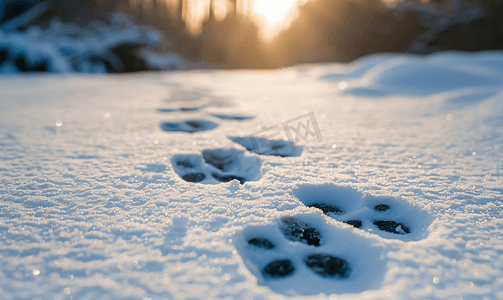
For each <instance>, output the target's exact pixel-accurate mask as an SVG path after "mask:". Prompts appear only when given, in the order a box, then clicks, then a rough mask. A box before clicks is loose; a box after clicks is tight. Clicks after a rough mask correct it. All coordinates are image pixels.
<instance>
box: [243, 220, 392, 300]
mask: <svg viewBox="0 0 503 300" xmlns="http://www.w3.org/2000/svg"><path fill="white" fill-rule="evenodd" d="M330 223H333V222H326V220H325V218H324V217H323V216H322V215H321V214H319V213H316V212H314V211H313V213H311V214H301V215H288V216H279V217H278V218H277V219H276V221H275V222H273V223H272V224H270V225H266V226H247V227H246V228H245V229H244V230H243V232H241V233H239V235H240V237H239V238H236V239H235V240H237V242H236V243H235V244H236V248H237V249H238V250H239V252H240V254H241V256H242V257H243V261H244V263H245V265H246V266H247V267H248V270H250V271H251V272H252V273H253V274H254V275H255V276H256V277H257V278H258V279H259V281H258V283H259V284H261V285H267V286H269V287H270V288H271V289H273V290H274V291H275V292H277V293H283V294H285V295H287V296H293V295H317V294H319V293H326V294H332V293H346V292H348V293H349V292H361V291H364V290H366V289H370V288H374V287H376V286H378V285H379V281H380V280H382V278H384V275H383V274H384V273H383V272H384V269H385V267H384V266H385V264H386V262H385V261H384V260H385V256H382V255H381V254H380V248H379V246H374V245H372V244H371V241H369V239H366V238H364V237H363V236H361V235H356V234H355V233H354V231H353V230H352V229H350V228H347V227H337V226H334V224H330ZM368 270H373V271H372V272H370V273H371V274H369V272H368Z"/></svg>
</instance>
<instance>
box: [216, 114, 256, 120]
mask: <svg viewBox="0 0 503 300" xmlns="http://www.w3.org/2000/svg"><path fill="white" fill-rule="evenodd" d="M210 115H212V116H214V117H215V118H219V119H221V120H234V121H245V120H251V119H253V117H251V116H240V115H225V114H210Z"/></svg>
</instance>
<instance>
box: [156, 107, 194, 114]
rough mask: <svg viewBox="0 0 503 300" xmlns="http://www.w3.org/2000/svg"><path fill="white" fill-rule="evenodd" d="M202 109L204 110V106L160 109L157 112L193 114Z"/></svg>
mask: <svg viewBox="0 0 503 300" xmlns="http://www.w3.org/2000/svg"><path fill="white" fill-rule="evenodd" d="M202 108H204V105H202V106H183V107H178V108H158V109H157V111H158V112H163V113H168V112H169V113H171V112H192V111H198V110H200V109H202Z"/></svg>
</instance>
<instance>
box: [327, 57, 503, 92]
mask: <svg viewBox="0 0 503 300" xmlns="http://www.w3.org/2000/svg"><path fill="white" fill-rule="evenodd" d="M355 64H356V65H355V66H353V69H354V70H353V71H352V72H349V74H347V76H346V78H348V79H347V80H346V81H344V83H343V84H339V86H340V87H341V89H343V90H344V94H347V95H353V96H363V97H377V98H379V97H386V96H393V95H407V96H431V95H435V94H439V93H443V92H447V91H453V90H460V89H462V90H467V89H470V88H474V87H477V88H484V89H486V90H487V89H489V90H494V88H498V87H500V86H501V85H503V59H502V58H501V55H500V54H499V53H488V54H485V55H483V54H463V53H437V54H434V55H430V56H427V57H424V58H423V57H415V56H395V57H393V56H384V57H381V56H374V57H372V58H367V59H366V60H364V61H362V62H356V63H355ZM341 76H342V74H326V75H324V76H323V77H322V78H323V79H325V80H339V79H340V78H341Z"/></svg>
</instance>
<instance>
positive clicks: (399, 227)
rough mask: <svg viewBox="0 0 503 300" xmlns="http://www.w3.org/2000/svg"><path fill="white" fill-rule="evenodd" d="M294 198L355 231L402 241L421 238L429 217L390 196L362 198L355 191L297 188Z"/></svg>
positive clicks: (328, 187) (331, 187)
mask: <svg viewBox="0 0 503 300" xmlns="http://www.w3.org/2000/svg"><path fill="white" fill-rule="evenodd" d="M294 193H295V196H297V198H299V200H300V201H301V202H302V203H304V204H305V205H306V206H308V207H312V208H315V209H317V210H321V211H322V212H323V214H325V215H327V216H329V217H331V218H333V219H335V220H337V221H339V222H343V223H346V224H348V225H351V226H353V227H355V228H358V229H361V230H365V231H367V232H370V233H375V234H378V235H380V236H381V237H384V238H394V239H401V240H404V241H410V240H418V239H421V238H424V235H425V234H426V228H427V227H428V225H429V223H431V218H430V217H429V216H428V215H427V214H426V213H424V212H421V211H420V210H417V209H414V207H412V206H410V205H409V204H406V203H405V202H404V201H400V200H399V199H396V198H392V197H376V196H370V195H366V196H363V195H362V194H361V193H359V192H358V191H357V190H355V189H353V188H350V187H344V186H335V185H331V184H324V185H301V186H299V187H298V188H297V189H296V190H295V191H294Z"/></svg>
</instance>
